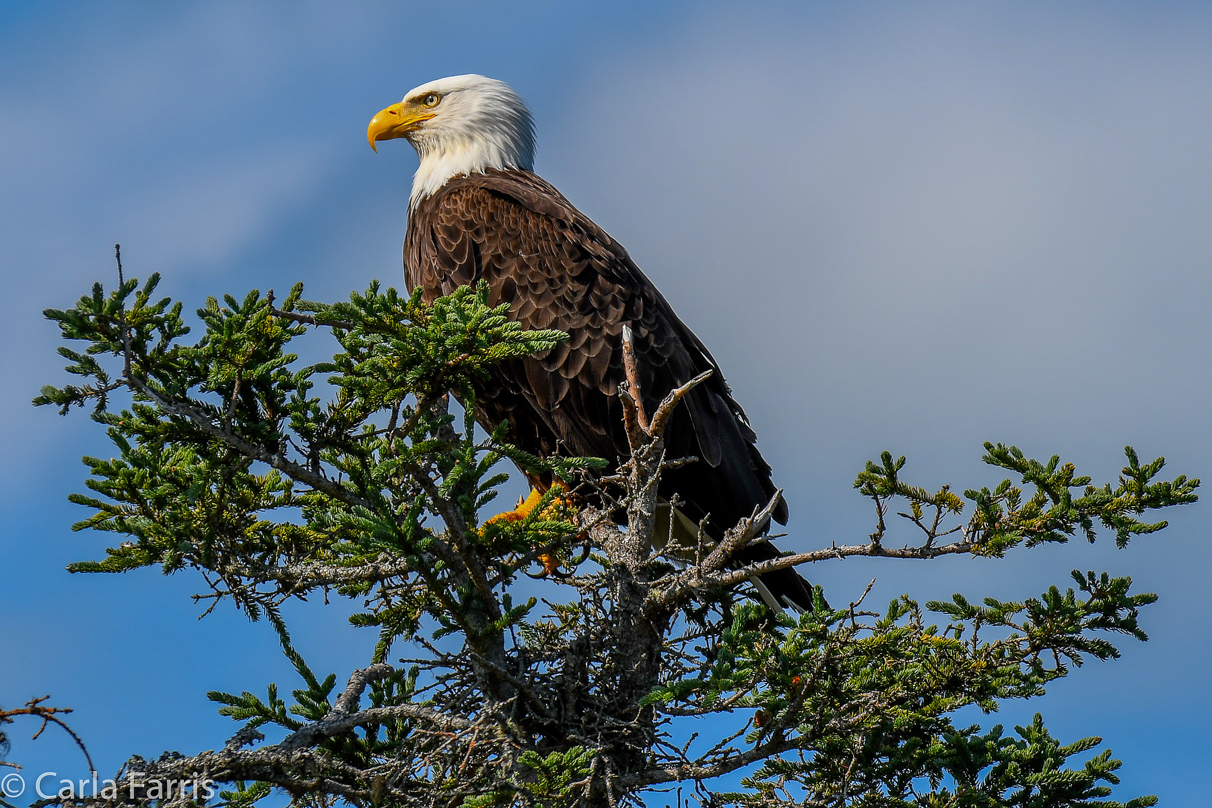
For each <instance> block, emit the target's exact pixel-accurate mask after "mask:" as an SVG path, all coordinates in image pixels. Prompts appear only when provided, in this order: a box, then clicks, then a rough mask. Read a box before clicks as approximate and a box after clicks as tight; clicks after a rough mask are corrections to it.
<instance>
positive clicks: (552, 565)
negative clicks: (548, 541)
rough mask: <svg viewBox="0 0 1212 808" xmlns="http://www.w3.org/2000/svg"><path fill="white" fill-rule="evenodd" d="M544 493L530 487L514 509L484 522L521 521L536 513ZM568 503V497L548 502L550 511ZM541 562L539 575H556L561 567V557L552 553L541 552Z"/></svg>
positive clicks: (487, 523)
mask: <svg viewBox="0 0 1212 808" xmlns="http://www.w3.org/2000/svg"><path fill="white" fill-rule="evenodd" d="M544 493H545V492H543V491H540V490H539V489H538V488H532V489H530V494H529V495H527V496H525V497H518V504H517V505H515V506H514V508H513V510H512V511H505V512H504V513H498V514H497V515H496V516H493V517H491V518H490V519H488V520H487V521H485V522H484V524H485V525H490V524H492V523H493V522H521V521H522V520H523V519H525V518H526V517H528V516H530V514H532V513H534V509H535V508H537V507H538V506H539V503H540V502H541V501H542V500H543V494H544ZM568 504H569V502H568V500H567V499H564V498H556V499H555V500H554V501H553V502H551V503H549V504H548V510H549V511H550V510H553V509H555V508H556V507H559V506H561V505H568ZM539 563H540V564H542V565H543V572H542V573H540V574H539V577H546V576H548V575H555V574H556V573H557V572H558V571H559V569H560V559H559V558H558V557H557V556H555V555H553V554H551V553H540V554H539Z"/></svg>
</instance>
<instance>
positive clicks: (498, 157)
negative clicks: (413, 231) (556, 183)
mask: <svg viewBox="0 0 1212 808" xmlns="http://www.w3.org/2000/svg"><path fill="white" fill-rule="evenodd" d="M528 123H529V122H528V121H527V124H528ZM518 129H520V130H521V131H518ZM518 129H514V128H513V127H506V126H501V127H493V128H489V129H481V130H478V131H476V132H475V133H474V135H473V136H463V137H444V138H441V139H438V138H434V139H433V140H422V139H419V138H418V140H417V141H416V142H414V143H413V146H414V147H415V148H416V150H417V155H418V156H419V157H420V158H421V165H420V166H419V167H418V168H417V173H416V175H414V176H413V179H412V194H411V195H410V196H409V199H408V206H409V208H410V209H412V208H416V206H417V204H418V203H419V202H421V200H423V199H425V198H427V197H430V196H433V195H434V194H435V193H437V192H438V191H439V190H440V189H441V188H442V186H443V185H445V184H446V183H447V182H448V181H449V180H450V179H451V178H452V177H458V176H461V175H465V174H483V173H484V172H486V171H488V170H489V169H494V168H495V169H498V170H502V171H505V170H509V169H523V170H525V171H533V170H534V140H533V135H532V134H530V132H531V130H530V129H529V126H528V125H527V126H526V127H525V128H523V127H518Z"/></svg>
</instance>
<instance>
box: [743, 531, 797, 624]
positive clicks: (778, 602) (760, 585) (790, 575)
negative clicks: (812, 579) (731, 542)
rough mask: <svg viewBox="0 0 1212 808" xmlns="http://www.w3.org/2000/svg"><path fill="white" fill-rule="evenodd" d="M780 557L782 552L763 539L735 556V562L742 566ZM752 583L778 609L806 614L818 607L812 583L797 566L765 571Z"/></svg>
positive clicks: (768, 604) (771, 606) (772, 606)
mask: <svg viewBox="0 0 1212 808" xmlns="http://www.w3.org/2000/svg"><path fill="white" fill-rule="evenodd" d="M780 557H781V553H779V551H778V549H777V548H776V547H775V546H774V545H772V544H770V542H761V543H760V544H754V545H750V546H749V547H746V548H745V549H744V550H742V551H741V552H740V553H738V554H737V555H736V557H735V558H734V561H735V563H736V565H737V566H741V567H743V566H748V565H749V564H757V563H760V562H762V561H770V560H771V559H775V558H780ZM753 585H754V586H755V587H756V588H757V591H758V594H759V595H760V596H761V598H762V600H763V601H764V602H765V603H766V605H767V606H769V607H770V608H771V609H773V610H775V611H776V612H780V613H781V612H785V611H786V610H787V609H791V610H792V611H794V612H798V613H803V612H809V611H812V610H813V608H815V607H814V605H813V603H814V598H813V591H812V584H810V583H808V581H807V580H806V579H805V578H804V577H803V576H802V575H800V574H799V573H798V572H796V571H795V570H794V569H791V568H787V569H782V570H775V571H774V572H767V573H763V574H762V575H758V576H756V577H755V578H754V579H753Z"/></svg>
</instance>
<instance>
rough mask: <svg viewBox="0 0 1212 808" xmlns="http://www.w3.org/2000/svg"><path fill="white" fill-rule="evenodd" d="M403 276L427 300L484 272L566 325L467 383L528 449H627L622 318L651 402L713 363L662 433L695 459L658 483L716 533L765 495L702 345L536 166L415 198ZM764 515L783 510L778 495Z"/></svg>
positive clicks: (522, 316)
mask: <svg viewBox="0 0 1212 808" xmlns="http://www.w3.org/2000/svg"><path fill="white" fill-rule="evenodd" d="M404 277H405V282H406V284H407V286H408V288H409V291H412V290H413V289H416V288H418V287H420V288H421V289H422V290H423V295H424V298H425V299H426V300H427V301H431V300H433V299H434V298H436V297H439V296H442V295H447V294H450V293H451V292H452V291H453V290H454V289H455V288H456V287H458V286H462V285H466V284H472V283H476V282H478V281H480V280H484V281H487V283H488V286H489V289H490V290H491V291H490V295H491V302H492V303H493V304H499V303H508V304H509V305H510V311H511V314H512V316H513V318H514V319H516V320H518V321H519V322H521V323H522V324H523V325H524V326H526V327H527V328H556V329H559V330H561V331H565V332H567V333H568V334H569V339H568V341H567V342H565V343H563V344H561V345H559V346H558V347H556V348H554V349H552V350H550V351H547V352H545V353H543V354H539V355H537V356H535V357H531V358H526V359H520V360H514V361H511V362H509V363H506V364H503V365H501V366H498V368H497V369H496V370H495V371H494V373H493V378H492V382H491V384H489V385H486V386H485V389H482V390H478V391H477V401H476V417H477V419H478V420H479V421H480V422H481V423H482V424H484V425H485V426H486V427H488V428H492V427H494V426H496V425H497V424H500V423H502V422H507V423H508V424H509V439H510V440H511V441H513V442H514V443H516V444H517V445H518V446H520V447H521V448H523V449H525V450H526V451H529V452H533V453H535V454H539V455H541V456H546V455H550V454H552V453H553V452H555V451H557V448H558V449H559V450H560V451H562V452H563V453H565V454H574V455H591V456H596V457H604V458H606V459H607V460H608V461H610V462H611V463H613V464H618V463H619V462H621V461H623V460H625V459H626V458H627V456H628V445H627V439H626V435H625V434H624V432H623V426H622V424H623V420H622V405H621V404H620V403H619V400H618V397H617V395H616V393H617V390H618V385H619V382H620V381H621V380H622V379H623V378H624V370H623V361H622V354H621V334H622V328H623V325H624V324H630V325H631V328H632V332H633V340H634V344H635V349H636V356H637V364H638V371H639V374H640V379H639V382H640V387H641V388H642V392H643V396H644V404H645V407H646V408H647V409H648V411H649V412H652V411H653V409H655V407H656V405H657V404H658V403H659V402H660V401H661V400H662V399H663V398H664V397H665V395H666V394H667V393H668V392H669V391H670V390H672V389H673V388H675V387H677V386H678V385H681V384H683V383H685V382H686V381H688V380H689V379H691V378H693V377H694V376H696V375H698V374H699V373H701V372H703V371H705V370H712V371H713V375H712V377H711V379H710V380H709V381H708V382H707V383H705V384H703V385H701V386H699V387H698V388H697V389H695V390H694V391H693V392H692V393H691V394H690V395H689V396H687V398H686V399H685V405H684V406H683V407H680V408H679V409H678V411H677V412H676V413H675V415H674V418H673V419H672V422H671V424H670V425H669V428H668V431H667V433H666V442H667V446H668V451H669V456H670V457H697V458H699V461H698V462H696V463H692V464H689V465H687V466H685V467H683V468H681V469H678V470H676V471H673V472H670V473H669V474H667V475H666V476H665V477H664V478H663V480H662V491H661V493H662V495H663V496H665V497H666V498H668V497H670V496H672V495H673V494H674V493H675V492H676V493H677V494H678V495H679V498H680V499H681V501H682V503H683V505H682V506H681V509H682V510H683V511H684V512H685V513H686V515H687V516H689V517H691V518H692V519H694V520H696V521H697V520H699V519H701V518H703V517H704V516H706V515H707V514H710V515H711V520H710V525H711V526H712V527H713V528H714V530H713V532H716V533H717V534H721V533H722V531H723V530H724V529H726V528H728V527H730V526H732V525H733V524H735V523H736V522H737V521H738V520H740V519H742V518H744V517H746V516H748V515H749V514H751V513H752V512H753V510H754V508H755V507H760V506H762V505H764V504H765V503H766V502H767V501H768V500H769V499H770V497H771V496H772V495H773V493H774V490H775V489H774V485H773V483H772V482H771V478H770V467H769V465H768V464H767V463H766V462H765V460H764V459H763V458H762V456H761V454H760V453H759V452H758V450H757V446H756V435H755V434H754V432H753V430H752V429H751V428H750V427H749V423H748V421H747V420H746V418H745V414H744V412H743V411H742V410H741V408H740V406H739V405H738V404H737V403H736V401H735V400H734V399H733V398H732V395H731V393H730V391H729V389H728V386H727V384H726V383H725V381H724V378H723V375H722V374H721V372H720V369H719V366H718V365H717V364H716V362H715V360H714V359H713V358H712V357H711V354H710V353H708V351H707V349H706V347H705V346H704V345H703V344H702V342H701V341H700V340H699V339H698V337H696V336H695V335H694V333H693V332H692V331H691V330H690V329H689V328H687V327H686V325H685V324H683V323H682V321H681V320H679V319H678V317H677V315H676V314H674V312H673V309H672V308H671V307H670V306H669V304H668V303H667V302H666V301H665V298H664V297H663V296H662V295H661V293H660V292H659V291H657V289H656V287H655V286H654V285H653V284H652V283H651V282H650V281H649V280H648V279H647V278H646V277H644V274H643V273H642V272H641V271H640V269H639V267H637V266H636V265H635V263H634V262H633V261H632V260H631V258H630V257H629V256H628V254H627V251H626V250H625V249H623V247H622V245H620V244H619V243H618V242H616V241H615V240H614V239H612V238H611V237H610V236H609V235H607V234H606V233H605V232H604V231H603V230H602V229H601V228H599V227H598V226H597V225H596V224H594V223H593V222H592V221H591V220H590V219H589V218H588V217H586V216H585V215H584V214H582V213H581V212H580V211H578V210H577V209H576V208H574V207H573V206H572V204H571V203H569V202H568V200H566V199H565V198H564V197H563V196H562V195H561V194H560V193H559V191H557V190H556V189H555V188H553V187H552V186H551V185H550V184H548V183H547V182H545V181H544V180H543V179H541V178H540V177H538V176H536V175H535V174H532V173H530V172H526V171H489V172H488V173H486V174H474V175H470V176H463V177H456V178H454V179H452V180H451V181H450V182H448V183H447V184H446V185H445V186H444V187H443V188H442V190H440V191H439V192H438V193H437V194H435V195H433V196H432V197H429V198H426V199H423V200H421V201H420V202H419V203H418V204H417V206H416V208H415V209H414V210H413V211H412V213H411V216H410V218H409V223H408V233H407V237H406V239H405V243H404ZM775 518H776V519H777V520H778V521H779V522H785V521H786V518H787V511H786V506H785V505H780V508H779V510H778V512H777V513H776V514H775ZM755 550H757V548H755ZM770 551H771V550H770V548H765V549H764V550H762V551H758V552H759V553H769V552H770ZM792 576H793V577H794V578H795V581H796V582H800V579H799V577H798V576H795V575H794V573H792ZM801 583H802V582H801ZM780 588H783V587H780ZM796 594H797V595H802V593H796ZM794 599H795V600H797V601H798V600H800V599H801V598H800V597H796V598H794Z"/></svg>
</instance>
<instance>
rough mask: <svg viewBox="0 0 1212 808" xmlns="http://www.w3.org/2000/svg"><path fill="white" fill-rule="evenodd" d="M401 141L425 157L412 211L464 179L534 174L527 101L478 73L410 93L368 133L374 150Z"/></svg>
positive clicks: (531, 122)
mask: <svg viewBox="0 0 1212 808" xmlns="http://www.w3.org/2000/svg"><path fill="white" fill-rule="evenodd" d="M398 137H402V138H407V139H408V142H409V143H411V144H412V146H413V148H414V149H416V150H417V156H418V157H420V158H421V166H420V167H419V168H418V169H417V173H416V176H415V177H414V178H413V183H412V195H411V196H410V198H409V207H415V206H416V204H417V202H419V201H420V200H422V199H424V198H425V197H427V196H430V195H432V194H433V193H435V192H436V191H437V190H438V189H439V188H441V187H442V186H443V185H445V184H446V181H447V180H449V179H450V178H451V177H454V176H457V175H459V174H477V173H483V172H484V171H485V170H486V169H489V168H496V169H501V170H508V169H522V170H524V171H533V170H534V149H535V139H534V119H533V118H532V117H531V115H530V110H529V109H527V108H526V104H525V102H523V101H522V97H521V96H519V95H518V94H517V93H515V92H514V91H513V89H512V88H511V87H510V86H509V85H508V84H506V83H505V82H503V81H498V80H497V79H490V78H487V77H485V76H479V75H476V74H474V73H469V74H467V75H465V76H450V77H448V78H444V79H438V80H437V81H431V82H429V83H428V84H422V85H421V86H420V87H416V88H414V89H412V90H409V91H408V93H407V94H406V95H405V96H404V100H403V101H401V102H400V103H398V104H392V105H391V106H390V107H388V108H387V109H385V110H383V111H382V112H380V113H379V114H378V115H376V116H375V117H374V118H373V119H372V120H371V122H370V126H369V127H368V128H367V130H366V139H367V140H369V141H370V147H371V148H372V149H373V148H375V141H377V140H391V139H392V138H398Z"/></svg>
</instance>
